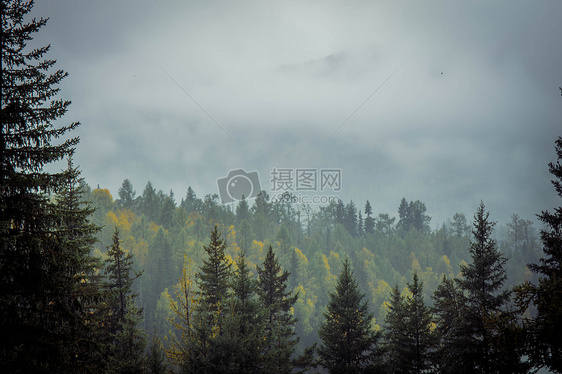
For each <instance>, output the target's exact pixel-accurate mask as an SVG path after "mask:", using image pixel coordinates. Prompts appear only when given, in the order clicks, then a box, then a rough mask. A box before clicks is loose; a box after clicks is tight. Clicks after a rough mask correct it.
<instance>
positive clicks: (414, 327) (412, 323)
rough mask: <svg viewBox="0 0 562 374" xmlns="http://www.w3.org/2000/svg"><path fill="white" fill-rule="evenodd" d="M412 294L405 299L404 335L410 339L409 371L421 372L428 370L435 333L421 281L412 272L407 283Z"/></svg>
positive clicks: (419, 373) (418, 373) (430, 363)
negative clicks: (411, 278) (410, 281)
mask: <svg viewBox="0 0 562 374" xmlns="http://www.w3.org/2000/svg"><path fill="white" fill-rule="evenodd" d="M408 289H409V290H410V292H411V293H412V296H410V297H408V298H407V299H406V316H407V317H406V322H407V324H406V335H407V336H408V337H409V339H410V342H411V344H410V347H411V352H412V355H411V356H410V361H411V368H412V370H411V371H410V372H411V373H416V374H421V373H427V372H430V369H431V365H432V359H433V358H432V353H433V352H434V349H435V347H436V341H435V335H434V333H433V332H432V331H431V325H432V323H433V318H432V314H431V310H430V309H429V307H427V306H426V305H425V303H424V300H423V283H422V282H420V281H419V280H418V275H417V274H416V273H414V277H413V281H412V283H408Z"/></svg>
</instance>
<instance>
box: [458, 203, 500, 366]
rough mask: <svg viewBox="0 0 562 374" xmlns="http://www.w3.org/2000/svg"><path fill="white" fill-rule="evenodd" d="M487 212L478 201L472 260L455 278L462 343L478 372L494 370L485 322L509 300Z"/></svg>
mask: <svg viewBox="0 0 562 374" xmlns="http://www.w3.org/2000/svg"><path fill="white" fill-rule="evenodd" d="M489 216H490V213H489V212H486V211H485V207H484V203H483V202H481V203H480V206H479V207H478V209H477V211H476V214H475V216H474V219H475V221H474V224H473V230H472V235H473V239H472V240H471V243H470V248H469V250H468V251H469V253H470V255H471V258H472V263H471V264H470V265H467V266H462V267H461V273H462V276H463V277H462V279H459V280H458V284H459V286H460V288H461V289H462V290H463V291H464V292H465V300H464V303H463V304H464V306H465V308H464V309H463V311H464V313H463V320H464V321H463V325H464V328H465V330H466V331H467V332H469V334H470V335H469V336H468V339H467V341H466V344H467V345H468V346H471V347H472V355H473V357H472V360H471V361H472V362H473V364H474V366H473V369H474V370H478V371H479V372H482V373H492V372H495V370H498V369H499V367H498V366H497V365H499V364H500V363H499V362H497V357H496V351H495V347H493V345H492V340H493V339H494V337H493V335H494V334H496V333H497V331H493V329H492V328H489V327H488V326H487V325H486V322H487V320H488V319H489V318H490V317H492V316H493V314H495V313H501V312H503V307H504V306H505V304H506V303H507V301H508V300H509V291H507V290H504V291H502V290H501V288H502V286H503V283H504V282H505V280H506V278H507V275H506V271H505V263H506V261H507V259H506V258H505V257H504V256H503V254H502V253H501V252H500V251H499V250H498V249H497V247H496V242H495V240H494V239H492V231H493V227H494V225H495V222H491V221H490V220H489Z"/></svg>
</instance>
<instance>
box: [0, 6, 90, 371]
mask: <svg viewBox="0 0 562 374" xmlns="http://www.w3.org/2000/svg"><path fill="white" fill-rule="evenodd" d="M32 8H33V1H26V2H24V1H21V0H6V1H2V2H1V5H0V16H1V22H2V29H1V34H2V37H1V47H0V49H1V54H2V57H1V67H2V90H1V94H0V95H1V96H0V105H1V115H0V117H1V119H0V121H1V124H0V126H1V129H0V333H1V339H0V366H1V367H2V369H3V371H5V372H16V371H21V372H69V371H70V372H73V371H75V370H78V369H77V368H75V367H73V365H74V364H75V363H76V361H75V357H74V353H75V352H76V346H75V343H76V341H75V336H74V334H73V329H74V328H76V327H78V326H79V325H80V324H81V322H80V321H79V320H80V318H81V317H80V314H81V312H80V309H81V308H82V306H79V307H78V308H75V307H76V306H77V304H75V303H77V302H78V303H81V300H80V299H79V298H77V297H76V294H75V293H74V291H75V290H76V289H75V287H76V280H77V279H76V275H77V274H79V272H80V271H81V270H82V269H81V266H82V265H81V263H80V257H81V256H82V255H83V251H82V252H74V251H67V249H70V247H71V246H72V245H75V244H76V245H77V246H81V245H82V244H78V243H70V241H71V240H70V239H67V238H63V237H62V236H61V234H59V233H57V230H58V227H57V225H58V224H57V221H58V220H59V218H60V217H58V216H57V214H56V212H55V208H54V207H53V204H52V203H51V202H50V201H49V194H52V193H56V192H57V190H58V188H59V187H60V186H61V185H62V184H63V183H64V182H65V180H66V179H67V172H60V173H50V172H48V171H47V169H45V168H44V167H45V166H48V165H49V164H51V163H53V162H56V161H60V160H63V159H64V158H65V157H67V156H69V155H71V154H72V152H73V149H74V147H75V145H76V144H78V138H77V137H74V138H73V137H70V138H67V140H61V141H60V142H57V140H58V139H61V138H62V137H66V136H68V135H69V132H70V131H71V130H74V129H75V128H76V127H77V126H78V125H79V124H78V123H72V124H70V125H66V126H55V121H56V120H57V119H59V118H60V117H62V116H63V115H64V114H65V113H66V111H67V108H68V106H69V105H70V102H69V101H63V100H57V99H56V95H57V93H58V91H59V88H58V87H57V86H58V84H59V83H60V82H61V81H62V80H63V79H64V78H65V77H66V76H67V74H66V73H65V72H63V71H61V70H57V71H54V72H52V71H51V69H52V68H53V66H54V64H55V62H56V61H54V60H48V59H45V54H46V53H47V52H48V50H49V47H50V46H45V47H39V48H36V49H29V48H27V43H28V42H29V41H30V40H32V39H33V37H34V34H35V33H36V32H38V31H39V29H40V28H41V27H42V26H44V25H45V24H46V23H47V20H46V19H43V18H40V19H35V18H34V19H32V20H30V21H27V20H26V19H25V18H26V17H27V16H28V13H29V12H30V11H31V9H32ZM76 219H77V220H80V218H79V217H77V218H76ZM80 235H82V234H80ZM86 236H87V234H86ZM82 239H84V237H82ZM82 239H80V240H82ZM61 242H64V244H61ZM63 247H66V248H63ZM66 256H70V257H66ZM66 264H72V265H73V267H72V268H69V269H66V270H65V268H64V267H65V265H66ZM85 266H89V265H85ZM73 290H74V291H73ZM68 308H71V309H72V311H69V309H68ZM82 310H83V309H82Z"/></svg>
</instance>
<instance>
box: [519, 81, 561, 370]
mask: <svg viewBox="0 0 562 374" xmlns="http://www.w3.org/2000/svg"><path fill="white" fill-rule="evenodd" d="M561 91H562V88H561ZM555 150H556V155H557V161H556V163H552V162H551V163H549V170H550V173H551V174H552V175H553V176H554V177H555V179H554V180H552V184H553V185H554V189H555V190H556V193H557V194H558V196H560V197H562V163H561V161H562V137H558V140H556V144H555ZM538 217H539V219H540V220H541V221H542V222H543V223H544V224H545V226H546V229H544V230H541V241H542V244H543V251H544V257H543V258H541V259H540V261H539V263H538V264H531V265H529V268H530V269H531V271H533V272H534V273H536V274H538V275H539V282H538V284H531V283H530V282H526V283H524V284H523V285H521V286H519V287H517V288H516V293H517V299H518V303H519V305H520V306H522V307H523V309H525V308H527V307H529V306H530V305H533V306H534V307H535V308H536V315H534V316H533V317H532V318H531V319H530V320H529V321H527V323H526V330H527V336H528V343H527V354H528V355H529V357H530V359H531V362H532V363H533V365H534V366H535V367H546V368H548V369H549V370H551V371H553V372H555V373H562V207H558V208H555V209H554V212H550V211H543V212H542V213H541V214H540V215H539V216H538Z"/></svg>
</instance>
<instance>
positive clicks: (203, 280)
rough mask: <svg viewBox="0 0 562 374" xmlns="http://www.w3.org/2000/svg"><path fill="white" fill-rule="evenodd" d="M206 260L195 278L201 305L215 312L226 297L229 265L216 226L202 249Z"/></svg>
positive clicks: (224, 244) (224, 245)
mask: <svg viewBox="0 0 562 374" xmlns="http://www.w3.org/2000/svg"><path fill="white" fill-rule="evenodd" d="M203 248H204V249H205V252H206V253H207V258H206V259H204V260H203V264H202V265H201V268H200V269H199V273H198V274H197V275H196V276H195V278H196V281H197V285H198V286H199V289H200V296H201V303H202V304H205V305H206V306H207V307H208V308H209V310H211V311H217V310H218V309H219V304H220V303H221V302H222V301H223V300H224V299H225V298H226V297H227V296H228V292H229V288H230V286H229V282H230V273H231V270H230V267H231V266H230V263H229V262H228V260H227V258H226V255H225V253H224V251H225V250H226V241H225V240H222V239H221V234H220V233H219V231H218V227H217V225H215V229H214V230H213V231H212V232H211V240H210V242H209V244H208V245H206V246H204V247H203Z"/></svg>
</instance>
